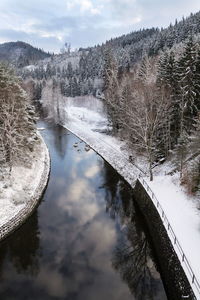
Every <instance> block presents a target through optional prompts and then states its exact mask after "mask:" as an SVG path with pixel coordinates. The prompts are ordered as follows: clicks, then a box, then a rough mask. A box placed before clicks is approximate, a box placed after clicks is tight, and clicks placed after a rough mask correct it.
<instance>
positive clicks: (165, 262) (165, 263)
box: [133, 180, 196, 300]
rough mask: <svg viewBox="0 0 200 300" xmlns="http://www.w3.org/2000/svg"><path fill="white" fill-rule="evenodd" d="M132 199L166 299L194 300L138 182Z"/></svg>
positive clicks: (187, 281)
mask: <svg viewBox="0 0 200 300" xmlns="http://www.w3.org/2000/svg"><path fill="white" fill-rule="evenodd" d="M133 197H134V200H135V202H136V204H137V207H138V208H139V210H140V211H141V213H142V215H143V217H144V220H145V223H146V224H147V228H148V231H149V234H150V237H151V241H152V245H153V250H154V252H155V254H156V258H157V260H158V265H159V269H160V273H161V276H162V278H163V283H164V286H165V287H166V292H167V296H168V298H169V299H170V300H177V299H185V298H186V299H188V300H194V299H196V297H195V295H194V292H193V289H192V287H191V285H190V282H189V280H188V278H187V276H186V274H185V271H184V269H183V267H182V265H181V262H180V260H179V258H178V256H177V253H176V251H175V250H174V247H173V244H172V242H171V240H170V237H169V236H168V233H167V230H166V228H165V226H164V225H163V222H162V219H161V217H160V215H159V212H158V210H157V208H156V207H155V205H154V203H153V201H152V199H151V197H150V196H149V195H148V193H147V191H146V190H145V188H144V187H143V185H142V184H141V182H140V181H139V180H137V181H136V185H135V188H134V189H133Z"/></svg>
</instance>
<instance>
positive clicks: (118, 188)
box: [102, 163, 164, 300]
mask: <svg viewBox="0 0 200 300" xmlns="http://www.w3.org/2000/svg"><path fill="white" fill-rule="evenodd" d="M102 172H103V177H104V180H105V183H104V185H103V186H104V187H106V197H105V200H106V203H107V205H106V210H107V212H108V213H109V214H110V216H111V217H112V218H114V219H117V221H118V224H119V228H120V230H119V234H118V239H117V242H116V246H115V249H114V251H113V255H112V265H113V267H114V268H115V269H116V270H117V271H118V272H119V273H120V275H121V277H122V279H123V280H124V281H125V282H127V284H128V286H129V288H130V291H131V293H132V294H133V295H134V296H135V299H138V300H147V299H161V297H162V299H164V296H162V284H160V278H159V273H158V272H157V270H156V268H155V264H154V262H153V260H152V253H151V248H150V245H149V241H148V239H147V236H146V234H145V232H144V226H143V224H141V216H140V218H139V217H138V215H140V213H139V212H138V211H137V210H136V208H135V206H134V202H133V201H132V192H131V189H130V188H129V187H128V186H126V185H124V182H123V180H121V179H120V177H119V176H118V175H117V174H116V173H114V174H113V172H112V168H111V167H110V166H109V165H107V164H106V163H105V168H103V169H102ZM160 292H161V294H160Z"/></svg>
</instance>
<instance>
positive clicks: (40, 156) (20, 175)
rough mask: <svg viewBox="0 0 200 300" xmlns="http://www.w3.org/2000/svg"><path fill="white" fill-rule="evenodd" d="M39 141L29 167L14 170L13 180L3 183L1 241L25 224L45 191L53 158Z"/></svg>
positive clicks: (0, 204) (1, 190) (0, 182)
mask: <svg viewBox="0 0 200 300" xmlns="http://www.w3.org/2000/svg"><path fill="white" fill-rule="evenodd" d="M40 139H41V142H40V143H39V144H38V145H36V147H35V150H34V152H33V153H32V163H31V165H30V167H29V168H27V167H24V166H17V167H13V170H12V175H11V178H10V179H9V180H8V179H5V180H2V181H0V239H2V238H4V237H6V236H7V235H8V234H9V233H10V232H12V231H13V230H15V229H16V228H17V227H18V226H20V224H22V223H23V222H24V221H25V219H26V218H27V217H28V216H29V215H30V214H31V213H32V211H33V210H34V208H35V207H36V206H37V203H38V201H39V200H40V197H41V195H42V193H43V191H44V189H45V187H46V184H47V181H48V176H49V172H50V157H49V153H48V149H47V147H46V144H45V143H44V141H43V139H42V138H41V137H40ZM30 161H31V158H30Z"/></svg>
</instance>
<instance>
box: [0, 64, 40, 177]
mask: <svg viewBox="0 0 200 300" xmlns="http://www.w3.org/2000/svg"><path fill="white" fill-rule="evenodd" d="M35 122H36V119H35V114H34V107H33V106H31V105H30V103H29V101H28V100H27V97H26V94H25V91H24V90H23V89H22V87H21V82H20V81H19V79H18V78H17V77H16V76H15V75H14V72H13V71H12V70H11V69H9V68H8V67H6V66H4V65H2V64H0V168H1V175H2V176H3V175H4V173H5V170H8V171H9V173H10V172H11V170H12V167H13V165H14V164H17V163H22V162H27V161H28V160H29V153H30V152H32V151H33V148H34V145H35V142H36V140H37V139H38V138H37V135H36V125H35Z"/></svg>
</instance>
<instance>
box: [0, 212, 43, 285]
mask: <svg viewBox="0 0 200 300" xmlns="http://www.w3.org/2000/svg"><path fill="white" fill-rule="evenodd" d="M39 235H40V233H39V228H38V215H37V211H36V212H35V213H34V214H33V215H32V216H31V217H30V218H29V219H28V220H27V222H26V223H25V224H24V225H23V226H22V228H21V229H20V234H18V235H17V238H16V237H15V235H12V236H10V237H9V238H8V239H7V240H6V241H4V242H2V243H1V247H0V274H1V275H0V276H1V280H2V281H3V280H5V273H4V268H5V267H6V268H7V267H8V268H9V267H10V265H11V266H12V267H13V270H14V269H15V271H16V272H17V273H19V274H23V275H25V274H26V275H30V276H37V274H38V272H39V256H40V250H41V249H40V238H39ZM24 237H25V238H24ZM11 275H12V274H11Z"/></svg>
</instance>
